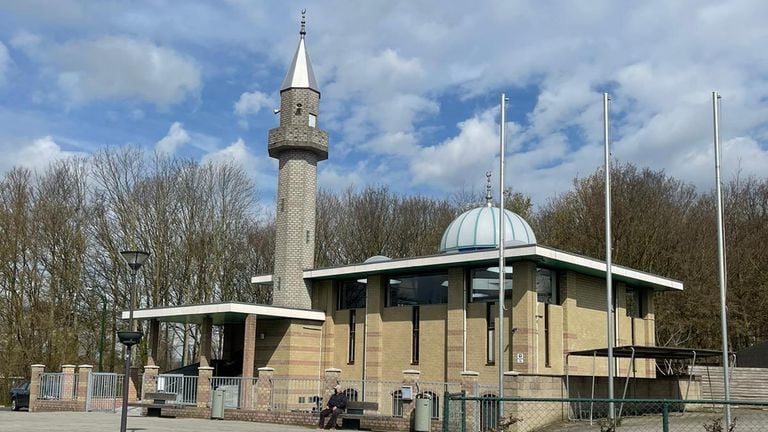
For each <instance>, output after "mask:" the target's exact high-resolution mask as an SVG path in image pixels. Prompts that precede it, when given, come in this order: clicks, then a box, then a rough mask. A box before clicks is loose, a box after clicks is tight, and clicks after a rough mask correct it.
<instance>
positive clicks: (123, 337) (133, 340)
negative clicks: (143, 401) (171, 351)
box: [117, 250, 149, 432]
mask: <svg viewBox="0 0 768 432" xmlns="http://www.w3.org/2000/svg"><path fill="white" fill-rule="evenodd" d="M120 255H122V256H123V259H124V260H125V262H126V263H127V264H128V267H130V268H131V271H132V273H133V274H132V275H131V286H130V291H131V295H130V303H129V304H128V329H129V331H122V332H117V337H118V339H120V343H122V344H123V345H125V374H124V377H123V406H122V413H121V415H120V432H125V428H126V423H127V421H128V385H129V383H130V380H131V348H132V347H133V346H134V345H136V344H137V343H139V342H141V336H142V334H141V332H138V331H135V330H134V328H133V295H134V294H133V293H134V291H135V290H136V272H137V271H138V270H139V269H140V268H141V266H142V265H144V262H145V261H146V260H147V258H149V252H144V251H137V250H128V251H120Z"/></svg>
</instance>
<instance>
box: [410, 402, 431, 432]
mask: <svg viewBox="0 0 768 432" xmlns="http://www.w3.org/2000/svg"><path fill="white" fill-rule="evenodd" d="M413 415H414V421H413V430H415V431H416V432H429V430H430V426H431V421H432V399H429V398H420V397H419V398H416V406H415V407H414V412H413Z"/></svg>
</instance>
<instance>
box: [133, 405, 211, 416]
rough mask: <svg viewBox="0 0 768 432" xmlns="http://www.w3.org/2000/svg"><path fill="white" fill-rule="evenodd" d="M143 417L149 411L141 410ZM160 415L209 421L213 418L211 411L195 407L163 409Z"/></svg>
mask: <svg viewBox="0 0 768 432" xmlns="http://www.w3.org/2000/svg"><path fill="white" fill-rule="evenodd" d="M141 415H143V416H146V415H147V409H146V408H142V409H141ZM160 415H161V416H166V417H178V418H196V419H207V418H211V409H210V408H206V407H194V406H190V407H187V408H161V409H160Z"/></svg>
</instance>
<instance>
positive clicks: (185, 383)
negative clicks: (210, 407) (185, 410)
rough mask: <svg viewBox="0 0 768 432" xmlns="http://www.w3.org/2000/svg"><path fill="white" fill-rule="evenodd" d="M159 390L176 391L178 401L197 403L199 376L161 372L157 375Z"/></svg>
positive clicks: (185, 403)
mask: <svg viewBox="0 0 768 432" xmlns="http://www.w3.org/2000/svg"><path fill="white" fill-rule="evenodd" d="M157 391H159V392H167V393H176V403H179V404H184V405H195V404H197V376H187V375H171V374H160V375H158V377H157Z"/></svg>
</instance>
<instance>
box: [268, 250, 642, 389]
mask: <svg viewBox="0 0 768 432" xmlns="http://www.w3.org/2000/svg"><path fill="white" fill-rule="evenodd" d="M513 267H514V273H513V276H512V277H513V286H514V289H513V296H512V298H511V299H509V298H508V299H506V301H505V303H506V312H505V318H504V322H503V324H502V325H503V329H504V344H503V347H504V365H505V367H504V369H505V370H512V371H516V372H520V373H522V374H537V375H557V376H561V375H564V374H565V362H566V360H565V355H566V354H567V353H568V352H572V351H578V350H585V349H592V348H602V347H605V346H606V345H607V341H606V332H607V324H606V298H605V280H604V279H601V278H598V277H593V276H587V275H584V274H579V273H577V272H574V271H565V270H562V271H558V273H557V274H558V281H559V283H558V284H559V291H560V292H559V297H560V300H559V302H555V303H553V304H545V303H542V302H539V301H538V298H537V294H536V283H535V281H536V267H537V265H536V263H535V262H533V261H518V262H515V263H514V264H513ZM468 272H469V269H468V268H465V267H458V266H457V267H453V268H450V269H449V270H448V281H449V283H448V287H447V290H448V301H447V303H445V304H438V305H420V306H419V311H420V330H419V332H420V338H419V350H420V356H419V362H418V363H417V364H414V363H412V361H411V359H412V346H411V338H412V313H413V312H412V311H413V306H395V307H387V306H386V303H385V302H386V293H385V292H384V291H383V290H382V288H381V287H382V286H385V285H386V284H385V281H386V279H385V276H383V275H368V276H367V279H368V284H367V288H366V290H367V291H366V292H367V295H368V298H367V309H366V308H358V309H355V314H356V325H355V359H354V362H349V358H348V356H349V335H350V328H349V320H350V310H349V309H342V310H337V305H336V301H337V299H336V281H333V280H323V281H319V282H316V284H317V285H316V289H315V295H314V299H315V301H316V303H315V305H314V306H315V309H322V310H325V311H326V316H327V321H326V323H325V325H324V330H323V337H324V342H323V343H324V347H323V353H324V357H323V358H324V360H323V361H322V364H323V367H324V368H328V367H333V368H339V369H341V370H342V376H343V377H344V378H347V379H355V380H356V379H367V380H386V381H389V380H400V379H401V378H402V371H403V370H406V369H416V370H419V371H420V372H421V377H420V379H421V380H424V381H444V382H455V381H457V380H458V378H459V376H460V373H461V371H463V370H472V371H477V372H479V377H480V378H479V379H480V382H481V383H488V384H492V383H497V382H498V373H499V366H498V360H499V357H498V352H497V353H496V354H495V360H496V362H494V363H492V364H489V363H488V362H487V356H486V350H487V345H486V344H487V318H486V316H487V314H488V312H490V318H491V319H492V320H493V321H494V323H495V327H496V329H498V328H499V323H498V304H497V303H493V304H492V306H491V307H490V311H489V309H488V306H487V303H482V302H476V303H473V302H466V303H465V299H467V298H468V294H467V293H468V291H469V290H470V287H469V286H468V285H469V281H468V277H467V273H468ZM386 277H389V276H386ZM614 287H615V290H616V299H615V301H616V305H617V308H616V325H617V327H616V328H617V332H616V334H617V343H616V345H617V346H618V345H629V344H632V343H634V344H636V345H653V344H654V342H655V341H654V338H653V335H654V319H653V304H652V301H653V296H652V292H651V291H650V290H640V291H639V292H640V293H641V295H642V304H643V317H641V318H631V317H628V316H627V314H626V306H625V304H626V295H625V291H626V289H627V287H626V285H625V284H623V283H615V284H614ZM465 307H466V319H465ZM366 310H367V312H368V313H367V316H366ZM510 316H511V320H512V325H510ZM632 321H634V339H633V336H632V330H633V326H632ZM366 326H367V331H366ZM497 331H498V330H497ZM497 338H498V333H496V335H495V336H494V344H495V345H498V342H497ZM497 348H498V347H497ZM318 349H319V348H318ZM617 365H618V370H617V373H618V374H619V375H626V373H627V369H628V368H629V367H630V362H629V360H617ZM593 367H595V369H594V371H595V373H597V375H606V374H607V366H606V362H605V359H598V361H597V362H593V359H592V358H591V357H571V358H570V359H569V373H570V374H571V375H591V374H592V373H593ZM276 369H277V370H279V369H278V368H277V367H276ZM654 371H655V364H654V362H653V361H651V360H636V361H635V372H634V373H635V375H636V376H637V377H653V376H655V375H654Z"/></svg>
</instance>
